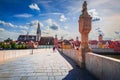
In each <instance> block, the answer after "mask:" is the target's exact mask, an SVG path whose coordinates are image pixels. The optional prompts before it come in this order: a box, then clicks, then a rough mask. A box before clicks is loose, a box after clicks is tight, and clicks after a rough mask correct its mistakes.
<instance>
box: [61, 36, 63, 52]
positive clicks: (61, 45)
mask: <svg viewBox="0 0 120 80" xmlns="http://www.w3.org/2000/svg"><path fill="white" fill-rule="evenodd" d="M61 51H62V52H63V37H61Z"/></svg>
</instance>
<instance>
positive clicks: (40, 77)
mask: <svg viewBox="0 0 120 80" xmlns="http://www.w3.org/2000/svg"><path fill="white" fill-rule="evenodd" d="M36 80H48V77H47V76H39V77H37V79H36Z"/></svg>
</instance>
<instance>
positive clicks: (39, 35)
mask: <svg viewBox="0 0 120 80" xmlns="http://www.w3.org/2000/svg"><path fill="white" fill-rule="evenodd" d="M40 38H41V30H40V23H39V22H38V27H37V32H36V41H40Z"/></svg>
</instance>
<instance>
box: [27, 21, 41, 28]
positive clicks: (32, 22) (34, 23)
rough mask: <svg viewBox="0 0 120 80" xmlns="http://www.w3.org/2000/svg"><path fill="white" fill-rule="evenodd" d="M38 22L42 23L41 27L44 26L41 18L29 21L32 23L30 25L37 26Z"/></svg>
mask: <svg viewBox="0 0 120 80" xmlns="http://www.w3.org/2000/svg"><path fill="white" fill-rule="evenodd" d="M38 22H39V23H40V27H43V23H42V22H40V21H39V20H33V21H31V22H30V23H27V24H28V25H30V26H37V25H38Z"/></svg>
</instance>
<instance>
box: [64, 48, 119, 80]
mask: <svg viewBox="0 0 120 80" xmlns="http://www.w3.org/2000/svg"><path fill="white" fill-rule="evenodd" d="M63 53H64V54H65V55H66V56H68V57H70V58H71V59H73V60H74V61H76V62H77V63H78V64H79V63H80V59H78V51H77V50H73V49H64V50H63ZM85 64H86V69H87V70H88V71H89V72H90V73H92V74H93V75H94V76H96V77H97V78H99V79H100V80H120V60H118V59H114V58H110V57H106V56H103V55H99V54H95V53H86V54H85Z"/></svg>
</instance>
